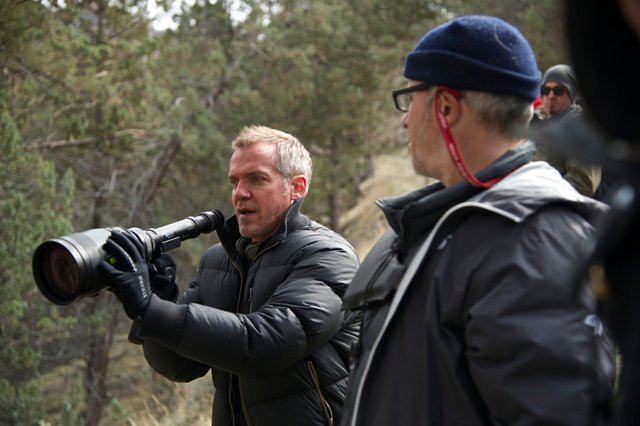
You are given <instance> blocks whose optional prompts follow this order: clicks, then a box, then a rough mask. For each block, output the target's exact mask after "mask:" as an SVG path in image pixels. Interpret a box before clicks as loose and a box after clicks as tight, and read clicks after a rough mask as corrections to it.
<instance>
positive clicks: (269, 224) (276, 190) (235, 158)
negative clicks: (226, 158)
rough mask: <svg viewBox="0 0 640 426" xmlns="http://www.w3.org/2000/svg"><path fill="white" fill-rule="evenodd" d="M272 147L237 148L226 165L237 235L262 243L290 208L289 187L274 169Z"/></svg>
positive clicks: (263, 144)
mask: <svg viewBox="0 0 640 426" xmlns="http://www.w3.org/2000/svg"><path fill="white" fill-rule="evenodd" d="M275 149H276V146H275V145H273V144H268V143H263V142H258V143H254V144H252V145H248V146H244V147H240V148H237V149H236V150H235V151H234V153H233V155H232V156H231V161H230V162H229V175H228V177H229V183H231V186H232V187H233V190H232V193H231V202H232V203H233V208H234V210H235V213H236V216H237V218H238V225H239V227H240V234H241V235H242V236H243V237H246V238H249V239H251V240H252V241H253V242H262V241H264V240H266V239H267V238H269V237H270V236H271V235H273V234H274V233H275V231H276V230H277V229H278V227H279V226H280V224H281V223H282V221H283V219H284V215H285V213H286V211H287V209H288V208H289V206H290V205H291V202H292V200H293V198H292V185H291V184H290V183H289V182H286V181H285V179H284V177H283V176H282V175H281V174H280V172H279V171H278V170H277V169H276V168H275V166H274V164H273V156H274V153H275Z"/></svg>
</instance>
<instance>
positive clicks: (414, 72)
mask: <svg viewBox="0 0 640 426" xmlns="http://www.w3.org/2000/svg"><path fill="white" fill-rule="evenodd" d="M404 76H405V77H406V78H408V79H410V80H416V81H420V82H424V83H427V84H433V85H443V86H448V87H451V88H453V89H458V90H475V91H480V92H489V93H496V94H501V95H512V96H517V97H521V98H523V99H526V100H530V101H533V100H534V99H536V98H537V97H538V95H539V94H540V71H538V66H537V65H536V59H535V56H534V54H533V50H531V46H529V43H528V42H527V40H526V39H525V38H524V36H523V35H522V34H521V33H520V31H518V29H517V28H515V27H514V26H512V25H510V24H508V23H507V22H505V21H503V20H502V19H499V18H495V17H492V16H462V17H460V18H456V19H454V20H452V21H449V22H447V23H444V24H442V25H440V26H438V27H436V28H434V29H433V30H431V31H429V32H428V33H427V34H425V35H424V36H423V37H422V39H421V40H420V41H419V42H418V44H417V45H416V47H415V48H414V49H413V50H412V51H411V52H409V54H408V55H407V59H406V61H405V67H404Z"/></svg>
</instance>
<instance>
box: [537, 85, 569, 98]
mask: <svg viewBox="0 0 640 426" xmlns="http://www.w3.org/2000/svg"><path fill="white" fill-rule="evenodd" d="M549 92H553V94H554V95H556V96H562V95H564V94H565V93H566V92H567V88H566V87H564V86H555V87H549V86H542V88H541V89H540V93H541V94H542V96H548V95H549Z"/></svg>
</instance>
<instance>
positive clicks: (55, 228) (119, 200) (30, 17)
mask: <svg viewBox="0 0 640 426" xmlns="http://www.w3.org/2000/svg"><path fill="white" fill-rule="evenodd" d="M561 8H562V2H557V1H555V0H535V1H528V0H464V1H462V0H458V1H456V0H440V1H419V0H353V1H348V2H346V1H343V0H323V1H310V0H309V1H306V0H282V1H279V0H263V1H261V0H256V1H242V0H237V1H231V0H227V1H223V0H218V1H214V0H191V1H184V2H182V1H172V0H157V1H155V2H154V1H152V0H150V1H147V0H67V1H62V0H60V1H58V0H48V1H35V0H0V319H1V321H0V366H1V369H0V424H2V425H92V426H93V425H124V424H129V425H198V424H202V425H205V424H210V419H211V416H210V409H211V398H212V395H213V392H214V390H213V387H212V385H211V382H210V378H209V377H205V378H203V379H200V380H198V381H197V382H195V383H190V384H176V383H172V382H169V381H167V380H165V379H163V378H162V377H160V376H158V375H157V374H155V373H154V372H153V371H152V370H151V368H150V367H148V366H147V365H146V362H145V361H144V358H143V356H142V352H141V350H140V348H139V347H138V346H134V345H131V344H129V343H128V342H127V337H126V335H127V331H128V327H129V321H128V320H127V318H126V317H125V315H124V313H123V312H122V309H121V308H120V306H119V304H118V303H117V300H115V298H114V297H113V296H112V295H111V294H110V293H103V294H101V295H99V296H97V297H94V298H89V299H83V300H81V301H80V302H78V303H76V304H73V305H69V306H56V305H54V304H52V303H50V302H49V301H47V300H46V299H45V298H44V297H43V296H42V295H41V294H40V293H39V291H38V290H37V288H36V286H35V282H34V279H33V275H32V271H31V257H32V254H33V252H34V250H35V248H36V247H37V246H38V245H39V244H40V243H41V242H43V241H44V240H46V239H49V238H53V237H56V236H60V235H64V234H66V233H69V232H73V231H83V230H87V229H91V228H102V227H109V226H123V227H131V226H136V227H140V228H143V229H144V228H150V227H153V228H156V227H160V226H162V225H165V224H168V223H171V222H174V221H177V220H180V219H182V218H184V217H186V216H189V215H194V214H197V213H199V212H201V211H204V210H212V209H218V210H221V211H222V212H223V213H224V214H225V215H226V216H228V215H230V214H232V207H231V205H230V202H229V200H230V186H229V185H228V183H227V179H226V173H227V164H228V159H229V154H230V149H229V145H230V141H231V140H232V139H233V138H234V137H235V135H236V134H237V133H238V132H239V130H240V129H241V128H242V127H244V126H245V125H249V124H264V125H268V126H271V127H275V128H278V129H281V130H284V131H286V132H289V133H291V134H293V135H296V136H297V137H299V138H300V140H301V141H302V142H303V143H304V144H305V145H306V146H307V148H308V149H309V151H310V152H311V154H312V157H313V160H314V178H313V182H312V184H311V192H310V195H309V196H308V197H307V200H306V201H305V204H304V206H303V211H304V213H306V214H308V215H309V216H311V217H313V218H315V219H316V220H318V221H319V222H322V223H324V224H325V225H327V226H329V227H331V228H333V229H335V230H337V231H339V232H341V233H343V234H344V235H345V237H347V239H349V241H351V242H352V244H354V246H355V247H356V248H357V249H358V252H359V255H360V256H361V258H362V257H364V255H365V254H366V252H367V250H368V249H369V247H370V245H371V243H372V241H374V240H375V239H376V238H377V236H378V235H379V233H380V231H381V229H382V228H383V226H382V224H381V223H382V222H381V216H379V213H378V212H377V209H376V207H375V206H374V204H373V201H374V200H375V199H376V198H379V197H381V196H385V195H390V194H394V193H399V192H404V191H408V190H410V189H412V188H415V187H418V186H422V185H424V183H425V181H424V179H423V178H419V177H416V176H415V175H414V174H413V172H412V169H411V163H410V161H409V159H408V157H407V155H406V150H405V146H406V135H405V134H404V131H403V129H402V127H401V125H400V120H401V115H400V114H399V113H397V112H396V111H395V110H394V108H393V104H392V101H391V97H390V91H391V90H392V89H393V88H398V87H402V86H403V85H404V84H405V81H404V80H403V78H402V67H403V61H404V56H405V55H406V53H407V52H408V51H409V50H410V49H411V48H413V46H414V45H415V43H416V42H417V41H418V39H419V38H420V37H421V36H422V35H423V34H424V33H425V32H426V31H427V30H428V29H430V28H432V27H434V26H435V25H437V24H439V23H441V22H443V21H445V20H447V19H450V18H452V17H454V16H459V15H463V14H470V13H473V14H489V15H496V16H500V17H502V18H504V19H506V20H507V21H509V22H511V23H512V24H514V25H516V26H517V27H518V28H520V30H521V31H522V32H523V33H524V34H525V36H526V37H527V38H528V39H529V40H530V42H531V44H532V46H533V48H534V51H535V52H536V56H537V61H538V65H539V67H540V69H541V70H544V69H546V68H547V67H549V66H551V65H553V64H556V63H569V58H568V49H567V46H566V40H565V35H564V34H565V29H564V28H563V25H564V20H563V16H562V10H561ZM215 242H216V239H215V234H207V235H203V236H201V237H199V238H197V239H194V240H189V241H186V242H184V243H183V246H182V247H181V248H180V249H177V250H175V251H172V252H171V254H172V256H173V257H174V258H175V259H176V262H177V264H178V278H179V283H180V286H181V288H182V289H185V288H186V286H187V284H188V280H189V277H190V276H191V274H192V272H193V271H194V269H195V267H196V265H197V262H198V260H199V256H200V254H201V253H202V252H203V250H204V249H205V248H206V247H207V246H209V245H211V244H214V243H215Z"/></svg>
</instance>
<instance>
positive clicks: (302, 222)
mask: <svg viewBox="0 0 640 426" xmlns="http://www.w3.org/2000/svg"><path fill="white" fill-rule="evenodd" d="M303 202H304V198H300V199H298V200H296V201H294V202H293V203H291V205H290V206H289V209H288V210H287V213H286V214H285V217H284V221H283V222H282V223H281V224H280V226H279V227H278V230H277V231H276V233H275V234H274V235H273V236H271V237H269V238H268V239H267V240H265V241H264V242H263V243H262V244H263V245H264V246H265V247H266V246H270V245H272V244H279V243H280V242H281V241H283V240H284V239H286V238H287V235H289V233H291V232H293V231H296V230H298V229H302V228H305V227H307V226H309V224H310V222H311V220H310V219H309V218H308V217H307V216H305V215H303V214H302V213H300V207H301V206H302V203H303ZM216 232H217V234H218V238H219V239H220V242H221V243H222V245H223V247H224V248H225V250H226V252H227V253H228V254H229V257H232V258H236V257H237V256H238V255H239V252H238V250H237V248H236V242H237V241H238V240H239V239H240V238H242V236H241V235H240V228H239V227H238V218H237V216H236V215H233V216H231V217H229V218H228V219H227V220H226V221H225V222H224V224H223V225H222V226H221V227H220V228H218V229H217V230H216Z"/></svg>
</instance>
